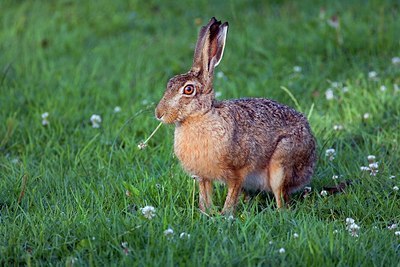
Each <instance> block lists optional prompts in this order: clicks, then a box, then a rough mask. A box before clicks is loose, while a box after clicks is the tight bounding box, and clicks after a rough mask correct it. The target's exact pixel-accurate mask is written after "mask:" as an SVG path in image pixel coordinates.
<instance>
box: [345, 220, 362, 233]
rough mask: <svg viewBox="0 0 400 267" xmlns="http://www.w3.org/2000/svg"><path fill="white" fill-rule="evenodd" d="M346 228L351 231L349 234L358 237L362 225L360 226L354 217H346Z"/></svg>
mask: <svg viewBox="0 0 400 267" xmlns="http://www.w3.org/2000/svg"><path fill="white" fill-rule="evenodd" d="M346 229H347V231H349V234H350V235H351V236H354V237H358V230H360V226H358V225H357V224H356V223H355V221H354V219H353V218H346Z"/></svg>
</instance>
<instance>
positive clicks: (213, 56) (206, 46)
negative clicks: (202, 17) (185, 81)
mask: <svg viewBox="0 0 400 267" xmlns="http://www.w3.org/2000/svg"><path fill="white" fill-rule="evenodd" d="M227 32H228V23H227V22H225V23H224V24H222V25H221V21H217V20H216V19H215V18H211V20H210V21H209V22H208V24H207V25H206V26H204V27H202V28H201V30H200V33H199V38H198V40H197V44H196V49H195V52H194V59H193V66H192V70H193V71H195V72H201V73H202V74H203V75H204V76H212V75H213V71H214V67H216V66H217V65H218V64H219V62H220V61H221V58H222V55H223V53H224V48H225V40H226V34H227Z"/></svg>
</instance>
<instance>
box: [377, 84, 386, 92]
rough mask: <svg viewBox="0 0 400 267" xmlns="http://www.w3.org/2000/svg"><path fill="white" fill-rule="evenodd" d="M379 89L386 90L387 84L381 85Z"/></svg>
mask: <svg viewBox="0 0 400 267" xmlns="http://www.w3.org/2000/svg"><path fill="white" fill-rule="evenodd" d="M379 89H380V90H381V91H382V92H385V91H386V89H387V88H386V86H384V85H381V87H379Z"/></svg>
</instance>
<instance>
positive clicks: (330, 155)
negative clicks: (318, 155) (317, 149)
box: [325, 148, 336, 160]
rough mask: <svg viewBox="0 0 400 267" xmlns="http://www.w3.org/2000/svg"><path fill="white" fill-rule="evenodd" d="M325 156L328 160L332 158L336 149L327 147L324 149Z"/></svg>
mask: <svg viewBox="0 0 400 267" xmlns="http://www.w3.org/2000/svg"><path fill="white" fill-rule="evenodd" d="M325 156H326V157H328V158H329V160H334V159H335V156H336V151H335V149H333V148H329V149H327V150H326V151H325Z"/></svg>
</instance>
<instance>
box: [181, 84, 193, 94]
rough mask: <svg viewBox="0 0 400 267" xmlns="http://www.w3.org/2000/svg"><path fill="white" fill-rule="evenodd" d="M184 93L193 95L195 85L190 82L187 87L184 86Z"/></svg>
mask: <svg viewBox="0 0 400 267" xmlns="http://www.w3.org/2000/svg"><path fill="white" fill-rule="evenodd" d="M183 94H184V95H192V94H194V86H193V85H191V84H189V85H186V86H185V88H183Z"/></svg>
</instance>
